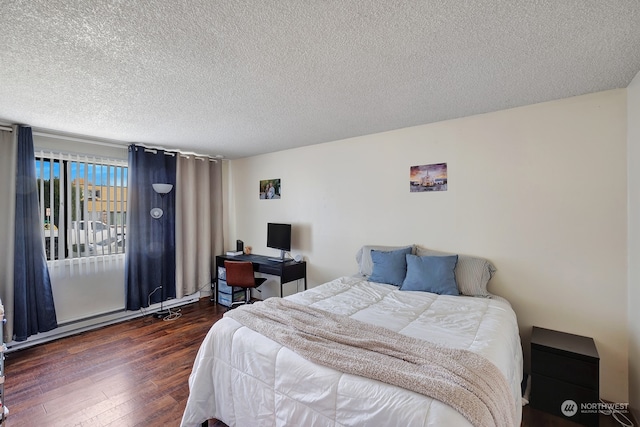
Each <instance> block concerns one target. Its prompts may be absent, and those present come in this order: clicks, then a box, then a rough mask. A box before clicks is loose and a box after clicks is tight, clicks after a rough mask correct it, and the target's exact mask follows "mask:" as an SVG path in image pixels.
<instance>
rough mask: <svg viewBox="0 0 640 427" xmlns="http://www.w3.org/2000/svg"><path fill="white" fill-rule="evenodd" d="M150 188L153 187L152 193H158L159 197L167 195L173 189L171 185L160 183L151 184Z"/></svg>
mask: <svg viewBox="0 0 640 427" xmlns="http://www.w3.org/2000/svg"><path fill="white" fill-rule="evenodd" d="M151 186H152V187H153V191H155V192H156V193H158V194H160V195H164V194H167V193H168V192H169V191H171V189H172V188H173V185H172V184H162V183H159V182H157V183H155V184H151Z"/></svg>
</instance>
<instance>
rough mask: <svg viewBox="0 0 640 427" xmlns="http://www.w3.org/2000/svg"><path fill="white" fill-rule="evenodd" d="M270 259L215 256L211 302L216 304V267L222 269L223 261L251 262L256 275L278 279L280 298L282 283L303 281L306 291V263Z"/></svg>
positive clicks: (246, 256)
mask: <svg viewBox="0 0 640 427" xmlns="http://www.w3.org/2000/svg"><path fill="white" fill-rule="evenodd" d="M269 258H270V257H267V256H264V255H254V254H251V255H236V256H228V255H217V256H216V268H215V277H214V280H213V281H212V282H211V286H212V287H213V289H212V291H213V300H214V301H215V302H218V301H217V300H218V289H217V286H218V267H224V262H225V261H251V262H252V263H253V270H254V271H257V272H258V273H264V274H271V275H273V276H278V277H280V296H282V295H283V293H282V285H283V284H284V283H288V282H293V281H294V280H299V279H303V280H304V289H305V291H306V290H307V263H306V261H300V262H297V261H294V260H292V259H291V260H287V261H285V262H279V261H271V260H270V259H269Z"/></svg>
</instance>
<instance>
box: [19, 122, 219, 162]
mask: <svg viewBox="0 0 640 427" xmlns="http://www.w3.org/2000/svg"><path fill="white" fill-rule="evenodd" d="M9 129H10V130H11V128H9ZM33 135H34V136H45V137H49V138H58V139H66V140H68V141H75V142H83V143H86V144H94V145H103V146H106V147H112V148H124V149H128V147H129V146H130V145H136V146H139V147H144V148H146V149H150V150H163V151H171V152H174V153H178V154H182V155H185V156H194V157H204V158H208V159H210V160H213V161H218V160H226V159H225V158H224V156H222V155H220V154H217V155H215V156H211V155H208V154H198V153H193V152H188V151H182V150H177V149H167V148H163V147H156V146H147V145H144V144H135V143H130V142H123V143H122V144H117V143H114V142H106V141H96V140H92V139H85V138H78V137H74V136H68V135H61V134H56V133H53V132H44V131H36V130H35V129H34V130H33Z"/></svg>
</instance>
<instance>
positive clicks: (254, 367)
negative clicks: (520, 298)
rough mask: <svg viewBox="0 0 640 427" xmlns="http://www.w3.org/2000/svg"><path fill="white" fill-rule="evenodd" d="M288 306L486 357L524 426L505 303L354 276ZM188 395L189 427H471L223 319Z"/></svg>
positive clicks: (516, 352)
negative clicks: (221, 426)
mask: <svg viewBox="0 0 640 427" xmlns="http://www.w3.org/2000/svg"><path fill="white" fill-rule="evenodd" d="M287 299H289V300H291V301H294V302H297V303H299V304H305V305H310V306H312V307H316V308H319V309H323V310H327V311H330V312H333V313H337V314H343V315H346V316H349V317H351V318H354V319H356V320H360V321H363V322H367V323H371V324H375V325H378V326H383V327H386V328H388V329H391V330H393V331H396V332H398V333H400V334H404V335H407V336H411V337H414V338H419V339H423V340H426V341H430V342H433V343H436V344H441V345H445V346H449V347H453V348H461V349H466V350H470V351H472V352H475V353H477V354H480V355H482V356H484V357H486V358H487V359H488V360H489V361H491V362H492V363H493V364H494V365H496V366H497V367H498V369H499V370H500V371H501V372H502V373H503V374H504V376H505V378H506V380H507V382H508V383H509V385H510V388H511V390H512V393H513V397H514V401H515V402H517V408H516V413H517V419H514V423H513V424H514V425H520V419H521V416H522V407H521V405H520V402H521V397H520V390H521V389H520V381H521V379H522V348H521V344H520V337H519V333H518V326H517V321H516V316H515V313H514V311H513V310H512V308H511V306H510V305H509V303H508V302H507V301H506V300H504V299H501V298H476V297H465V296H448V295H436V294H432V293H427V292H413V291H400V290H398V288H397V287H395V286H391V285H385V284H379V283H373V282H368V281H366V280H364V279H361V278H355V277H342V278H339V279H336V280H333V281H331V282H329V283H326V284H324V285H321V286H318V287H315V288H312V289H309V290H307V291H305V292H302V293H298V294H295V295H291V296H289V297H287ZM189 387H190V394H189V398H188V401H187V406H186V408H185V412H184V415H183V419H182V424H181V425H182V426H185V427H189V426H198V425H200V424H201V423H202V422H204V421H205V420H207V419H211V418H216V419H219V420H221V421H223V422H225V423H226V424H227V425H229V426H263V425H264V426H267V425H268V426H325V425H326V426H381V425H402V426H443V425H455V426H465V425H470V424H469V422H468V421H467V420H466V419H465V418H464V417H463V416H462V415H460V414H459V413H458V412H456V411H455V410H454V409H453V408H451V407H450V406H448V405H446V404H444V403H442V402H439V401H437V400H434V399H431V398H429V397H426V396H424V395H421V394H418V393H415V392H412V391H409V390H406V389H403V388H401V387H396V386H392V385H389V384H385V383H382V382H379V381H376V380H371V379H368V378H364V377H360V376H357V375H350V374H345V373H342V372H338V371H335V370H333V369H331V368H328V367H325V366H320V365H317V364H314V363H312V362H309V361H307V360H305V359H303V358H302V357H300V356H298V355H297V354H296V353H294V352H293V351H291V350H289V349H287V348H285V347H283V346H281V345H279V344H277V343H276V342H274V341H272V340H270V339H268V338H266V337H264V336H262V335H260V334H258V333H256V332H254V331H252V330H250V329H249V328H247V327H244V326H242V325H240V324H239V323H238V322H236V321H235V320H233V319H230V318H227V317H225V318H223V319H221V320H219V321H217V322H216V323H215V324H214V325H213V326H212V328H211V330H210V331H209V333H208V334H207V336H206V338H205V339H204V341H203V343H202V344H201V346H200V349H199V351H198V354H197V356H196V359H195V362H194V366H193V370H192V373H191V376H190V378H189Z"/></svg>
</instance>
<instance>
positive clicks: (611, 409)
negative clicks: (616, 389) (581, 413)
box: [599, 399, 634, 427]
mask: <svg viewBox="0 0 640 427" xmlns="http://www.w3.org/2000/svg"><path fill="white" fill-rule="evenodd" d="M600 404H601V409H600V410H599V412H600V413H601V414H603V415H611V416H612V417H613V419H614V420H616V421H617V422H618V424H620V425H621V426H623V427H634V424H633V421H631V420H630V419H629V417H627V416H626V415H625V414H623V413H622V412H621V411H620V410H618V409H616V404H615V403H606V402H605V401H603V400H602V399H600Z"/></svg>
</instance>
